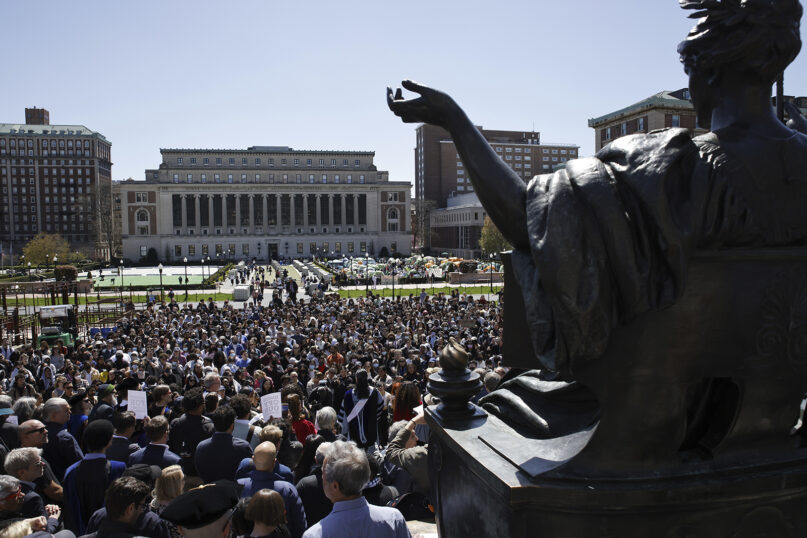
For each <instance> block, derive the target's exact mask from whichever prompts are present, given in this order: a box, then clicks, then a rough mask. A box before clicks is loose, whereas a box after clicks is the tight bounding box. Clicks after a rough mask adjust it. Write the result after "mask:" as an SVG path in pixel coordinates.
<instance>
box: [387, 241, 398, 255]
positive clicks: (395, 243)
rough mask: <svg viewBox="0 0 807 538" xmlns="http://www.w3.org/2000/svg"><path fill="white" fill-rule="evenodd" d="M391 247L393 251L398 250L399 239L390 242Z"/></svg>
mask: <svg viewBox="0 0 807 538" xmlns="http://www.w3.org/2000/svg"><path fill="white" fill-rule="evenodd" d="M389 249H390V250H391V251H392V252H398V242H397V241H393V242H392V243H390V245H389Z"/></svg>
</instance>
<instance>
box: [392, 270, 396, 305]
mask: <svg viewBox="0 0 807 538" xmlns="http://www.w3.org/2000/svg"><path fill="white" fill-rule="evenodd" d="M392 300H393V301H394V300H395V264H394V263H393V264H392Z"/></svg>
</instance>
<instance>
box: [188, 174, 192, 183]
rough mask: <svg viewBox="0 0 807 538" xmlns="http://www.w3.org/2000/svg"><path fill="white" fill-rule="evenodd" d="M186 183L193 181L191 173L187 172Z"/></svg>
mask: <svg viewBox="0 0 807 538" xmlns="http://www.w3.org/2000/svg"><path fill="white" fill-rule="evenodd" d="M187 180H188V183H193V174H188V178H187Z"/></svg>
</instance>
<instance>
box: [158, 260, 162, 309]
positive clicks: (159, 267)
mask: <svg viewBox="0 0 807 538" xmlns="http://www.w3.org/2000/svg"><path fill="white" fill-rule="evenodd" d="M157 270H158V271H159V272H160V304H162V302H163V264H162V263H161V264H160V265H158V266H157Z"/></svg>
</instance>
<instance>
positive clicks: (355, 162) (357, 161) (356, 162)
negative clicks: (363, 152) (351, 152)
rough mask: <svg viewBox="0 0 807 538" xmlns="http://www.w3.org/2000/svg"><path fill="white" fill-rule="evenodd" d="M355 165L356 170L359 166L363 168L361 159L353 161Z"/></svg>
mask: <svg viewBox="0 0 807 538" xmlns="http://www.w3.org/2000/svg"><path fill="white" fill-rule="evenodd" d="M353 164H354V165H355V166H356V168H358V167H359V166H361V159H356V160H355V161H353Z"/></svg>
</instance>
